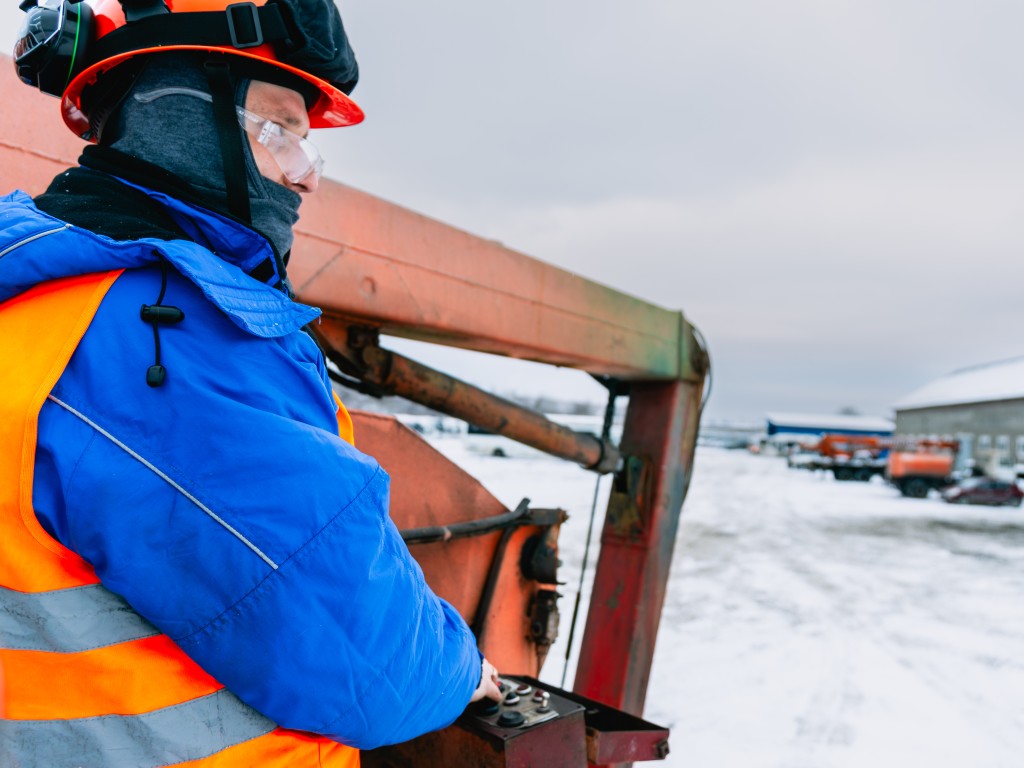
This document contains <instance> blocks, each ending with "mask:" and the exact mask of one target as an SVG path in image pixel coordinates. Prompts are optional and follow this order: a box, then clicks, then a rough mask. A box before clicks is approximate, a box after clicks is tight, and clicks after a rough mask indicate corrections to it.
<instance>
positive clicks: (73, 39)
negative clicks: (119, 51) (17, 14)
mask: <svg viewBox="0 0 1024 768" xmlns="http://www.w3.org/2000/svg"><path fill="white" fill-rule="evenodd" d="M38 2H41V4H37V3H38ZM20 7H21V9H22V10H23V11H25V13H26V16H25V20H24V21H23V22H22V25H21V29H20V31H19V32H18V41H17V42H16V43H15V45H14V67H15V69H16V70H17V72H18V77H19V78H21V80H22V82H24V83H27V84H28V85H31V86H34V87H36V88H38V89H39V90H40V91H42V92H43V93H48V94H50V95H51V96H61V95H62V94H63V93H64V89H65V88H67V85H68V83H70V82H71V79H72V78H73V77H74V76H75V75H77V74H78V73H79V72H81V71H82V70H83V69H85V67H86V66H87V64H88V58H87V54H88V47H89V44H90V43H91V42H92V39H93V35H94V31H93V13H92V8H91V7H90V6H89V5H88V4H87V3H82V2H78V3H69V2H66V0H25V1H24V2H23V3H22V4H21V6H20Z"/></svg>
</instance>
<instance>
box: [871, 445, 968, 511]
mask: <svg viewBox="0 0 1024 768" xmlns="http://www.w3.org/2000/svg"><path fill="white" fill-rule="evenodd" d="M953 462H954V457H953V454H951V453H912V452H908V451H893V452H892V453H890V454H889V466H888V467H887V468H886V477H887V478H888V479H889V482H890V483H892V484H893V485H895V486H896V487H897V488H899V489H900V493H902V494H903V495H904V496H910V497H912V498H915V499H923V498H924V497H925V496H927V495H928V492H929V491H930V490H931V489H932V488H943V487H945V486H947V485H950V484H951V483H953V482H954V478H953V477H952V474H953Z"/></svg>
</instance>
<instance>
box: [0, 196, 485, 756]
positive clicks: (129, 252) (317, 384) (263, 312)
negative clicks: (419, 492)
mask: <svg viewBox="0 0 1024 768" xmlns="http://www.w3.org/2000/svg"><path fill="white" fill-rule="evenodd" d="M144 191H145V192H146V193H147V194H149V195H150V197H152V198H153V199H156V200H158V201H159V202H160V203H161V204H162V205H163V206H164V207H165V209H166V210H167V211H168V212H169V213H170V214H171V216H172V218H173V219H174V220H175V222H176V223H177V224H178V226H179V227H180V228H181V229H182V230H183V231H185V232H187V233H188V234H189V236H190V237H192V238H193V239H194V240H196V241H197V242H191V241H186V240H171V241H166V240H157V239H141V240H134V241H128V242H124V241H114V240H111V239H109V238H107V237H103V236H100V235H96V234H93V233H91V232H88V231H85V230H83V229H79V228H76V227H73V226H71V225H69V224H66V223H64V222H63V221H60V220H58V219H55V218H53V217H51V216H48V215H46V214H45V213H43V212H41V211H40V210H38V209H37V208H36V207H35V206H34V204H33V202H32V200H31V199H30V198H29V197H28V196H27V195H25V194H24V193H21V192H15V193H13V194H11V195H9V196H7V197H4V198H0V301H4V300H6V299H8V298H10V297H12V296H16V295H18V294H20V293H22V292H23V291H25V290H27V289H28V288H30V287H32V286H33V285H35V284H37V283H41V282H45V281H47V280H51V279H54V278H58V277H63V276H69V275H78V274H85V273H90V272H98V271H105V270H111V269H121V268H124V269H125V270H126V271H125V272H124V274H123V275H122V276H121V277H120V278H119V279H118V280H117V281H116V282H115V283H114V285H113V287H112V288H111V289H110V292H109V293H108V294H107V296H106V298H105V299H104V301H103V303H102V305H101V306H100V308H99V310H98V312H97V313H96V316H95V318H94V320H93V322H92V324H91V325H90V327H89V329H88V331H87V332H86V334H85V337H84V338H83V340H82V342H81V344H80V345H79V347H78V349H77V351H76V352H75V354H74V356H73V357H72V358H71V361H70V364H69V365H68V367H67V369H66V370H65V372H64V374H63V375H62V376H61V378H60V380H59V382H58V384H57V386H56V387H55V388H54V390H53V392H52V393H51V396H50V398H49V399H48V400H47V402H46V403H45V405H44V406H43V409H42V412H41V414H40V417H39V438H38V450H37V456H36V467H35V471H36V476H35V481H34V482H35V484H34V492H33V499H34V504H35V510H36V513H37V515H38V517H39V520H40V522H41V523H42V525H43V526H44V527H45V528H46V529H47V531H49V532H50V533H51V534H52V535H53V536H54V537H55V538H56V539H57V540H59V541H60V542H61V543H62V544H64V545H65V546H67V547H68V548H69V549H71V550H73V551H75V552H77V553H78V554H79V555H81V556H82V557H83V558H84V559H85V560H87V561H88V562H89V563H90V564H91V565H92V566H93V567H94V568H95V569H96V573H97V575H98V576H99V578H100V579H101V581H102V582H103V584H104V585H105V586H106V587H108V588H109V589H110V590H112V591H114V592H116V593H118V594H120V595H122V596H124V597H125V598H126V599H127V601H128V602H129V603H130V604H131V605H132V606H133V607H134V608H135V609H136V610H137V611H138V612H139V613H140V614H142V615H143V616H144V617H145V618H147V619H148V620H149V621H151V622H152V623H153V624H154V625H156V626H157V627H158V628H159V629H160V630H161V631H162V632H164V633H166V634H167V635H169V636H170V637H171V638H172V639H173V640H174V641H175V642H176V643H177V644H178V645H179V646H180V647H181V648H182V649H183V650H184V651H185V652H186V653H187V654H188V655H189V656H191V657H192V658H193V659H194V660H195V661H196V662H198V663H199V664H200V665H201V666H202V667H203V668H204V669H205V670H206V671H207V672H209V673H210V674H211V675H212V676H213V677H214V678H216V679H217V680H218V681H220V682H221V683H222V684H224V685H225V686H226V687H227V688H228V689H229V690H231V691H232V692H233V693H235V694H236V695H237V696H238V697H239V698H241V699H242V700H243V701H245V702H246V703H248V704H249V705H250V706H252V707H254V708H255V709H257V710H258V711H260V712H262V713H263V714H265V715H267V716H268V717H270V718H271V719H272V720H274V721H275V722H277V723H278V724H280V725H282V726H284V727H286V728H293V729H298V730H306V731H312V732H315V733H320V734H324V735H326V736H329V737H330V738H333V739H336V740H337V741H340V742H343V743H345V744H349V745H352V746H356V747H361V748H371V747H374V746H378V745H382V744H389V743H396V742H401V741H405V740H407V739H410V738H412V737H414V736H417V735H419V734H421V733H424V732H427V731H430V730H434V729H437V728H441V727H443V726H445V725H447V724H449V723H450V722H452V720H454V719H455V718H456V717H457V716H458V715H459V714H460V713H461V711H462V710H463V708H464V707H465V706H466V704H467V702H468V701H469V698H470V696H471V694H472V691H473V690H474V689H475V687H476V686H477V684H478V682H479V679H480V655H479V652H478V651H477V650H476V644H475V640H474V638H473V636H472V634H471V632H470V630H469V628H468V627H467V626H466V623H465V622H464V621H463V620H462V618H461V617H460V616H459V615H458V614H457V613H456V611H455V610H454V609H453V608H452V607H451V606H450V605H448V604H447V603H446V602H445V601H444V600H441V599H439V598H438V597H436V596H435V595H434V594H433V593H432V592H431V590H430V589H429V588H428V587H427V585H426V584H425V582H424V580H423V574H422V572H421V570H420V568H419V566H418V565H417V564H416V562H415V561H414V560H413V559H412V557H411V556H410V555H409V552H408V550H407V549H406V547H405V545H404V543H403V542H402V540H401V537H400V535H399V533H398V531H397V530H396V529H395V526H394V524H393V523H392V522H391V520H390V519H389V517H388V484H389V481H388V476H387V475H386V474H385V472H384V471H383V470H382V469H381V467H380V466H379V465H378V464H377V462H375V461H374V460H373V459H371V458H369V457H368V456H365V455H363V454H361V453H360V452H359V451H357V450H355V449H354V448H352V447H351V446H350V445H348V444H347V443H345V442H344V441H342V440H341V439H339V438H338V436H337V422H336V418H335V406H334V403H333V400H332V396H331V388H330V383H329V380H328V378H327V372H326V369H325V366H324V361H323V357H322V355H321V353H320V351H319V350H318V349H317V347H316V345H315V344H314V343H313V341H312V340H311V339H310V338H309V337H308V336H307V335H306V334H305V333H303V332H302V331H301V330H300V329H301V327H302V326H303V325H305V324H306V323H308V322H310V321H312V320H314V319H315V318H316V317H317V316H318V315H319V310H316V309H313V308H311V307H307V306H303V305H301V304H298V303H295V302H293V301H291V300H289V299H288V298H287V297H286V296H285V295H284V294H283V293H282V292H280V291H279V290H276V289H274V288H271V287H269V286H268V285H265V284H263V283H261V282H258V281H257V280H255V279H253V278H251V277H249V276H248V275H247V274H246V270H248V269H251V268H252V267H253V266H254V265H256V264H260V263H263V262H265V261H266V259H267V257H268V256H269V255H270V250H269V245H268V243H267V242H266V240H264V239H263V238H262V237H261V236H259V235H257V234H256V233H254V232H253V231H251V230H249V229H247V228H244V227H241V226H239V225H237V224H234V223H232V222H231V221H229V220H227V219H225V218H222V217H220V216H218V215H215V214H212V213H210V212H208V211H205V210H202V209H199V208H196V207H192V206H189V205H187V204H185V203H182V202H180V201H177V200H175V199H173V198H170V197H167V196H165V195H162V194H160V193H156V192H152V191H149V190H144ZM198 243H203V245H200V244H198ZM204 246H205V247H204ZM215 254H216V255H215ZM162 262H165V263H166V264H168V265H170V268H169V269H166V270H163V269H162V267H161V266H160V265H161V263H162ZM163 271H165V272H166V280H167V284H166V291H165V295H164V298H163V301H162V303H163V304H165V305H173V306H175V307H178V308H180V309H181V310H183V311H184V314H185V319H184V320H183V321H182V322H180V323H178V324H176V325H166V326H162V327H161V329H160V333H159V344H160V357H161V363H162V364H163V365H164V366H165V368H166V370H167V378H166V381H165V382H164V384H163V385H162V386H159V387H155V388H154V387H150V386H148V385H147V383H146V371H147V369H148V368H149V366H151V365H152V364H153V363H154V362H155V340H154V334H153V328H152V326H151V325H149V324H148V323H145V322H143V321H142V320H141V319H140V312H139V310H140V307H141V305H143V304H154V303H156V301H157V297H158V295H159V294H160V291H161V273H162V272H163ZM3 364H4V365H16V364H17V361H6V360H5V361H3Z"/></svg>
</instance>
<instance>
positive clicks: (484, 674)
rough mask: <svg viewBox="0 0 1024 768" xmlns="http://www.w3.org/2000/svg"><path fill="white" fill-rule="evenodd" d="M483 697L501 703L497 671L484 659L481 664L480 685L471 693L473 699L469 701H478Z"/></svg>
mask: <svg viewBox="0 0 1024 768" xmlns="http://www.w3.org/2000/svg"><path fill="white" fill-rule="evenodd" d="M484 697H486V698H488V699H494V700H495V701H501V691H500V690H498V670H496V669H495V668H494V665H493V664H491V662H489V661H488V660H487V659H484V662H483V669H482V670H481V675H480V685H478V686H477V687H476V690H475V691H474V692H473V698H471V699H470V702H474V701H480V699H482V698H484Z"/></svg>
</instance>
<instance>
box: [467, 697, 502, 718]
mask: <svg viewBox="0 0 1024 768" xmlns="http://www.w3.org/2000/svg"><path fill="white" fill-rule="evenodd" d="M498 709H499V707H498V702H496V701H491V700H490V699H484V700H482V701H479V702H477V704H476V707H475V708H474V710H473V714H474V715H479V716H480V717H489V716H491V715H496V714H498Z"/></svg>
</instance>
